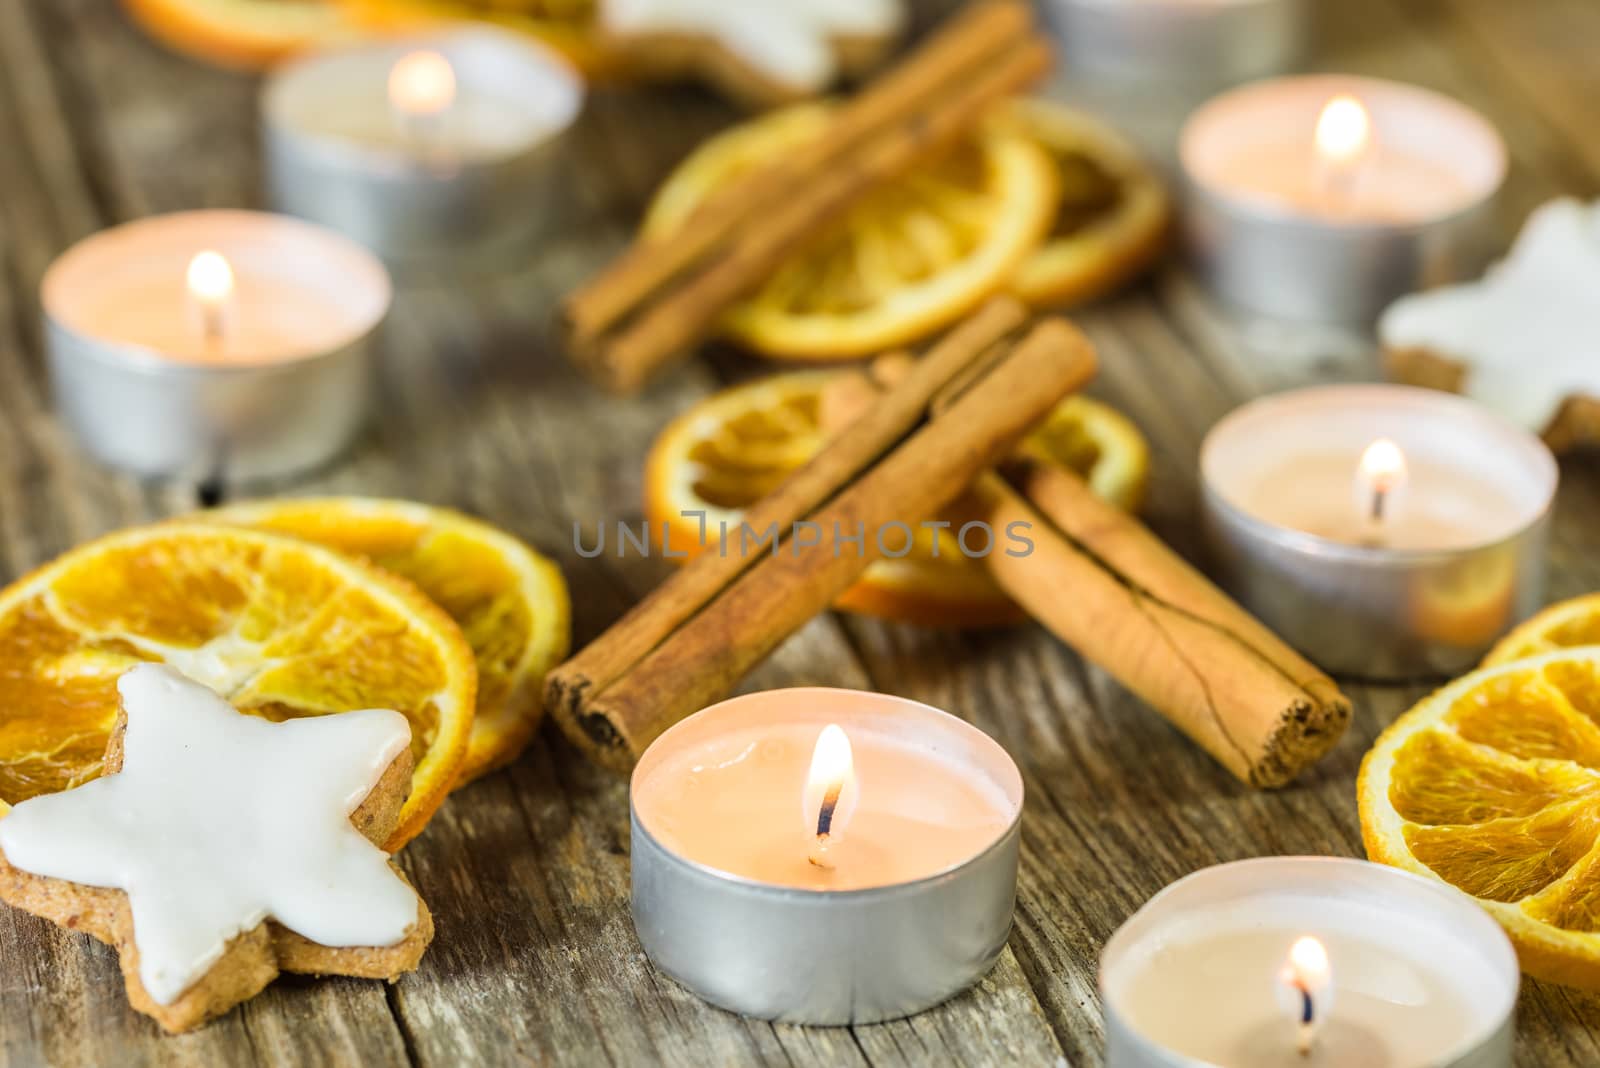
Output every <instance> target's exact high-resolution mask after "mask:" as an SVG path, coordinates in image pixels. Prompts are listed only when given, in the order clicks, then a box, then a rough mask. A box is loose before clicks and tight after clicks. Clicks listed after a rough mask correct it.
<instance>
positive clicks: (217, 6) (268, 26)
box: [122, 0, 363, 70]
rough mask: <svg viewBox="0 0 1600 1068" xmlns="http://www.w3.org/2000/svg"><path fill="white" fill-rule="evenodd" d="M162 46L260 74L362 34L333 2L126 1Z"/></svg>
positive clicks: (283, 0)
mask: <svg viewBox="0 0 1600 1068" xmlns="http://www.w3.org/2000/svg"><path fill="white" fill-rule="evenodd" d="M122 3H123V6H124V7H125V8H127V10H128V14H130V15H131V16H133V20H134V21H135V22H137V23H138V24H139V25H140V26H141V27H143V28H144V30H145V32H147V33H148V34H150V36H152V37H154V38H155V39H156V40H158V41H160V42H161V43H162V44H164V45H166V46H167V47H169V48H171V49H173V50H174V51H177V52H182V53H183V54H185V55H187V56H192V57H193V58H195V59H200V60H204V61H205V62H208V63H214V64H216V65H218V66H222V67H234V68H239V69H244V70H256V69H260V68H262V67H267V66H270V65H271V64H273V63H276V62H277V61H279V60H281V59H284V58H287V57H288V56H291V55H293V54H294V53H296V52H299V51H302V50H304V49H306V48H310V47H313V46H320V45H326V44H335V43H337V42H339V41H342V40H353V39H355V38H357V37H359V36H360V35H361V34H362V33H363V27H362V25H361V23H360V21H359V20H357V19H356V18H355V16H354V15H353V14H352V13H351V12H349V11H347V10H345V9H344V8H343V7H341V6H340V5H338V4H336V3H332V2H330V0H122Z"/></svg>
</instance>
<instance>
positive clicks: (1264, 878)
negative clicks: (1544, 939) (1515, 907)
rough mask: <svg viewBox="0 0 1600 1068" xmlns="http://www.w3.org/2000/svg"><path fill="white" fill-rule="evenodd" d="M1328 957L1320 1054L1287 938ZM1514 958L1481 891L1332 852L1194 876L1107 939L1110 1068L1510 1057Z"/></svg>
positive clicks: (1316, 1067)
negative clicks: (1292, 982) (1300, 1002)
mask: <svg viewBox="0 0 1600 1068" xmlns="http://www.w3.org/2000/svg"><path fill="white" fill-rule="evenodd" d="M1307 936H1310V937H1313V938H1315V939H1316V940H1317V941H1318V942H1319V943H1321V945H1322V947H1323V948H1324V949H1325V951H1326V955H1327V973H1326V974H1327V987H1326V988H1325V989H1322V990H1319V994H1320V995H1321V998H1322V1000H1323V1002H1324V1004H1325V1005H1326V1018H1325V1019H1321V1020H1320V1021H1319V1022H1318V1025H1317V1026H1316V1027H1315V1029H1314V1031H1313V1036H1314V1037H1313V1039H1312V1042H1311V1045H1310V1047H1309V1050H1308V1051H1307V1052H1305V1053H1302V1052H1301V1051H1300V1048H1299V1037H1300V1032H1299V1028H1298V1022H1297V1020H1296V1019H1295V1018H1294V1015H1293V1014H1286V1013H1285V1012H1284V1011H1283V1008H1282V1006H1281V1004H1280V1000H1279V991H1278V990H1277V984H1278V983H1279V982H1280V977H1281V976H1282V974H1283V972H1284V969H1285V962H1286V959H1287V958H1288V955H1289V953H1290V949H1291V947H1292V946H1293V945H1294V944H1295V942H1296V941H1297V940H1298V939H1301V938H1303V937H1307ZM1517 983H1518V973H1517V965H1516V956H1515V953H1514V952H1513V951H1512V949H1511V945H1510V942H1509V940H1507V939H1506V937H1505V935H1504V934H1503V933H1502V932H1501V931H1500V929H1499V927H1498V926H1497V925H1496V924H1495V923H1494V921H1493V920H1491V919H1490V918H1489V917H1488V916H1487V915H1486V914H1485V913H1483V912H1482V911H1481V910H1480V909H1478V908H1477V907H1476V906H1474V905H1473V904H1472V903H1471V901H1470V900H1468V899H1467V898H1465V897H1463V896H1462V895H1460V894H1457V893H1455V892H1453V891H1450V890H1448V889H1446V888H1443V887H1438V886H1435V885H1432V884H1430V883H1428V882H1426V881H1425V880H1421V879H1418V878H1416V877H1415V876H1412V875H1410V874H1408V873H1405V872H1401V871H1398V870H1395V869H1391V868H1383V867H1380V866H1378V865H1374V864H1367V863H1365V862H1362V861H1352V860H1339V859H1334V858H1327V857H1295V858H1268V859H1263V860H1254V861H1243V862H1240V863H1237V864H1226V865H1221V866H1219V867H1215V868H1209V869H1206V870H1205V871H1202V872H1198V873H1196V874H1195V875H1192V876H1190V877H1189V878H1187V879H1184V880H1181V881H1179V882H1178V883H1175V884H1174V885H1173V886H1171V887H1168V888H1167V890H1165V891H1164V892H1163V893H1161V894H1159V895H1157V896H1156V897H1155V898H1153V899H1152V900H1151V901H1150V903H1149V904H1147V905H1146V906H1145V907H1144V908H1143V909H1141V910H1140V911H1139V912H1138V913H1137V914H1136V915H1135V916H1134V917H1133V919H1131V920H1130V921H1129V922H1128V923H1127V924H1126V925H1125V926H1124V927H1123V928H1122V929H1121V930H1119V931H1118V932H1117V933H1116V934H1115V935H1114V936H1113V937H1112V939H1111V940H1110V941H1109V942H1108V943H1107V945H1106V948H1105V952H1104V954H1103V956H1102V961H1101V988H1102V992H1103V994H1104V997H1105V1002H1106V1011H1107V1014H1108V1017H1109V1027H1110V1030H1111V1050H1110V1058H1109V1059H1110V1062H1111V1064H1112V1065H1113V1068H1131V1066H1136V1065H1155V1064H1161V1065H1164V1066H1165V1065H1179V1064H1182V1065H1190V1064H1193V1065H1197V1066H1198V1065H1202V1064H1205V1065H1226V1066H1228V1068H1422V1066H1424V1065H1438V1064H1444V1063H1450V1062H1451V1061H1452V1060H1453V1059H1454V1058H1456V1057H1459V1056H1461V1055H1462V1054H1464V1053H1466V1052H1469V1051H1473V1050H1478V1051H1479V1052H1480V1054H1481V1055H1482V1056H1484V1057H1485V1059H1484V1060H1483V1061H1481V1062H1479V1061H1475V1062H1474V1063H1475V1064H1477V1063H1482V1064H1484V1065H1499V1064H1509V1062H1510V1048H1511V1037H1510V1025H1509V1016H1510V1013H1511V1010H1512V1008H1513V1006H1514V1004H1515V1001H1516V993H1517Z"/></svg>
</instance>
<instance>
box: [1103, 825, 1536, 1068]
mask: <svg viewBox="0 0 1600 1068" xmlns="http://www.w3.org/2000/svg"><path fill="white" fill-rule="evenodd" d="M1286 861H1288V862H1293V863H1295V864H1298V865H1300V866H1302V867H1304V868H1305V869H1307V870H1308V873H1311V874H1313V875H1314V874H1315V873H1316V870H1317V869H1322V870H1323V871H1326V870H1328V869H1331V868H1345V869H1346V870H1355V869H1354V868H1352V867H1350V866H1352V865H1357V866H1362V868H1363V870H1364V869H1365V868H1372V869H1377V870H1380V871H1383V872H1385V873H1387V874H1386V875H1385V877H1388V875H1394V876H1398V877H1399V881H1400V882H1403V883H1407V884H1409V887H1410V889H1412V890H1415V891H1416V892H1417V893H1419V894H1425V895H1429V896H1432V897H1433V898H1435V899H1436V900H1437V901H1438V902H1439V904H1440V906H1441V907H1443V908H1448V909H1453V910H1455V913H1456V915H1457V916H1458V917H1459V919H1460V920H1461V922H1462V923H1464V924H1469V925H1472V926H1475V927H1476V928H1477V932H1476V934H1477V935H1478V937H1480V938H1482V939H1483V940H1485V941H1486V942H1488V943H1490V944H1492V945H1493V947H1494V948H1493V949H1492V950H1491V952H1493V953H1494V954H1495V955H1496V956H1497V957H1498V958H1499V959H1498V960H1496V961H1494V962H1493V963H1494V964H1495V965H1497V966H1499V967H1501V968H1504V969H1505V970H1507V971H1509V972H1511V973H1512V974H1513V975H1515V976H1516V981H1515V982H1513V983H1512V984H1511V987H1510V988H1509V990H1508V991H1507V997H1506V1003H1505V1004H1504V1005H1503V1006H1498V1008H1499V1011H1498V1012H1495V1013H1489V1014H1486V1015H1485V1016H1483V1017H1482V1018H1481V1020H1480V1023H1479V1028H1480V1030H1479V1032H1478V1033H1476V1034H1469V1035H1468V1036H1467V1038H1466V1039H1463V1040H1462V1041H1461V1042H1460V1043H1459V1044H1458V1046H1457V1047H1456V1050H1455V1052H1456V1053H1458V1054H1459V1053H1460V1052H1461V1051H1470V1050H1473V1049H1475V1048H1476V1047H1477V1046H1479V1045H1481V1044H1482V1043H1484V1042H1487V1041H1488V1040H1489V1039H1490V1038H1491V1037H1493V1035H1494V1034H1495V1032H1496V1031H1498V1030H1499V1029H1500V1028H1502V1027H1504V1026H1505V1024H1506V1021H1507V1020H1508V1019H1509V1018H1511V1017H1512V1014H1513V1013H1514V1012H1515V1011H1516V1006H1517V998H1518V996H1519V995H1520V993H1521V986H1522V966H1521V963H1520V962H1519V961H1518V959H1517V951H1516V948H1515V947H1514V946H1513V945H1512V943H1511V937H1510V936H1509V935H1507V934H1506V932H1505V928H1503V927H1501V926H1500V924H1499V923H1498V922H1497V921H1496V920H1495V919H1494V917H1493V916H1491V915H1489V913H1488V912H1487V911H1485V910H1484V909H1481V908H1479V907H1478V906H1477V905H1476V904H1475V903H1473V901H1472V899H1471V898H1469V897H1467V896H1466V894H1464V893H1463V892H1462V891H1460V890H1457V889H1456V888H1455V887H1453V886H1449V885H1448V884H1445V883H1443V882H1440V881H1439V880H1437V879H1430V878H1427V877H1425V876H1422V875H1418V874H1417V873H1416V872H1413V871H1407V870H1406V869H1404V868H1399V867H1395V866H1394V865H1392V864H1379V863H1377V862H1376V861H1370V860H1361V859H1359V858H1357V857H1328V856H1314V855H1303V856H1268V857H1246V858H1244V859H1242V860H1231V861H1227V862H1225V863H1222V864H1215V865H1212V866H1210V867H1206V868H1200V869H1199V870H1197V871H1192V872H1190V873H1189V874H1187V875H1185V876H1183V877H1182V878H1180V879H1177V880H1175V881H1173V882H1170V883H1168V884H1167V885H1166V886H1163V887H1162V888H1161V889H1160V890H1157V891H1156V892H1155V893H1154V894H1152V895H1151V896H1150V897H1149V898H1147V899H1146V900H1145V902H1144V904H1142V905H1140V906H1139V907H1138V908H1137V909H1135V910H1134V911H1133V912H1132V913H1131V914H1130V915H1129V916H1128V918H1127V919H1125V920H1124V921H1123V922H1122V924H1121V925H1119V926H1118V927H1117V929H1116V930H1115V931H1113V932H1111V937H1110V938H1108V939H1106V941H1105V944H1104V945H1102V946H1101V947H1100V960H1099V962H1098V963H1097V964H1096V967H1095V985H1096V986H1097V987H1098V988H1099V990H1100V994H1101V998H1102V1000H1103V1001H1105V1002H1106V1008H1105V1011H1106V1012H1107V1013H1108V1014H1109V1013H1112V1012H1113V1011H1115V1010H1114V1009H1113V1007H1112V1006H1111V1004H1110V998H1109V997H1108V996H1107V994H1106V988H1107V982H1106V960H1107V958H1108V957H1110V956H1111V955H1112V952H1113V950H1114V949H1116V948H1118V946H1119V944H1120V943H1121V942H1123V941H1127V940H1129V939H1132V938H1134V937H1135V932H1131V931H1130V930H1129V927H1130V926H1131V925H1132V923H1133V921H1134V920H1136V919H1138V917H1139V916H1140V915H1141V914H1142V913H1144V912H1145V911H1146V910H1148V909H1151V908H1153V907H1155V906H1157V905H1159V904H1161V903H1162V902H1164V901H1166V900H1167V899H1169V898H1171V897H1175V896H1177V895H1178V894H1179V893H1181V892H1182V891H1183V889H1184V888H1185V887H1186V886H1188V885H1190V884H1192V883H1194V882H1196V881H1199V880H1201V879H1204V878H1207V877H1208V876H1210V875H1212V874H1214V873H1217V872H1223V871H1242V870H1246V869H1250V868H1255V867H1259V866H1264V865H1272V866H1276V867H1279V868H1280V869H1281V867H1282V865H1283V864H1284V862H1286ZM1316 881H1319V880H1317V879H1315V878H1311V879H1308V880H1307V882H1316ZM1463 906H1466V907H1465V908H1463ZM1467 1039H1470V1041H1468V1040H1467ZM1169 1057H1170V1059H1171V1063H1172V1064H1173V1065H1183V1066H1184V1068H1190V1066H1192V1068H1211V1065H1210V1062H1209V1061H1202V1060H1199V1059H1198V1058H1194V1057H1189V1056H1187V1055H1183V1054H1176V1053H1170V1051H1169ZM1446 1063H1448V1062H1446Z"/></svg>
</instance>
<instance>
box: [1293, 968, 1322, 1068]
mask: <svg viewBox="0 0 1600 1068" xmlns="http://www.w3.org/2000/svg"><path fill="white" fill-rule="evenodd" d="M1295 989H1297V990H1299V991H1300V1027H1299V1037H1298V1038H1297V1040H1296V1042H1295V1048H1296V1049H1298V1050H1299V1051H1300V1056H1302V1057H1309V1056H1310V1055H1311V1046H1312V1040H1313V1038H1314V1037H1315V1034H1316V1017H1317V1011H1316V1005H1315V1003H1314V1002H1313V1001H1312V1000H1311V991H1310V990H1308V989H1306V986H1305V984H1304V983H1298V982H1297V983H1295Z"/></svg>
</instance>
